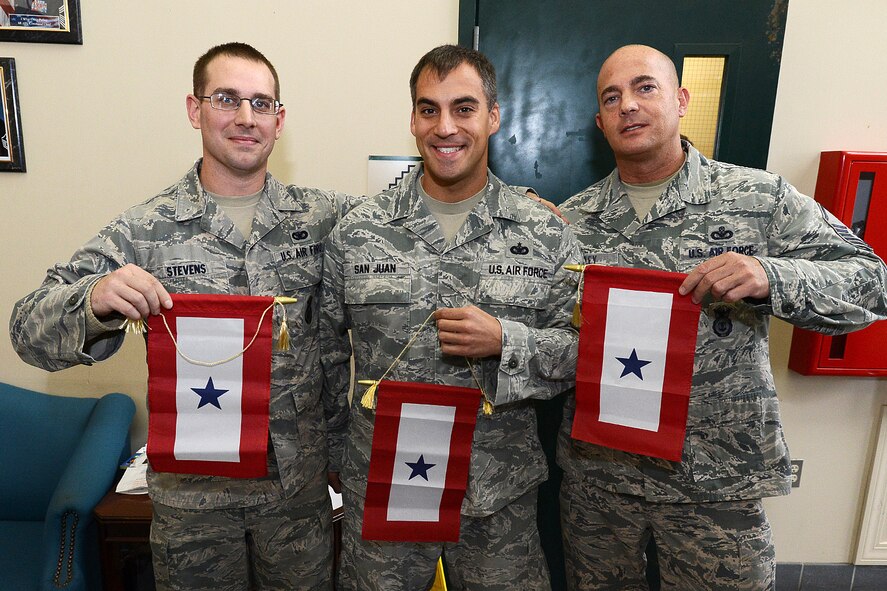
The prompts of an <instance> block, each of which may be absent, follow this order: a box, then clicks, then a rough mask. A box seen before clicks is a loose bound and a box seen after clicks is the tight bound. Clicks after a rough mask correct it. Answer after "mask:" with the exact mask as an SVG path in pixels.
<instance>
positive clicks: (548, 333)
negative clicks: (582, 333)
mask: <svg viewBox="0 0 887 591" xmlns="http://www.w3.org/2000/svg"><path fill="white" fill-rule="evenodd" d="M557 253H558V254H557V263H556V267H555V274H554V280H553V283H552V285H551V290H550V292H549V300H548V305H547V306H546V307H545V309H544V310H540V312H539V316H538V322H537V325H536V326H535V327H530V326H527V325H525V324H521V323H519V322H514V321H511V320H504V319H500V320H499V323H500V324H501V325H502V356H501V361H500V363H499V370H498V376H497V384H496V394H495V397H494V399H493V401H492V402H493V404H494V405H499V404H506V403H509V402H516V401H518V400H522V399H525V398H541V399H548V398H552V397H554V396H556V395H557V394H560V393H561V392H563V391H565V390H567V389H568V388H571V387H573V385H574V382H575V379H576V360H577V349H578V342H579V335H578V333H577V332H576V330H575V329H574V328H573V327H572V326H571V324H570V321H571V318H572V313H573V304H574V303H575V301H576V287H577V282H578V274H577V273H575V272H573V271H567V270H565V269H564V265H567V264H577V263H579V262H580V261H581V260H582V255H581V250H580V248H579V244H578V242H576V238H575V237H574V236H573V232H572V231H571V230H570V228H569V227H568V226H564V228H563V232H562V234H561V241H560V245H559V248H558V250H557Z"/></svg>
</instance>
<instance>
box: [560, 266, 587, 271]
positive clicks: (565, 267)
mask: <svg viewBox="0 0 887 591" xmlns="http://www.w3.org/2000/svg"><path fill="white" fill-rule="evenodd" d="M587 266H588V265H564V269H566V270H567V271H575V272H577V273H582V272H583V271H585V267H587Z"/></svg>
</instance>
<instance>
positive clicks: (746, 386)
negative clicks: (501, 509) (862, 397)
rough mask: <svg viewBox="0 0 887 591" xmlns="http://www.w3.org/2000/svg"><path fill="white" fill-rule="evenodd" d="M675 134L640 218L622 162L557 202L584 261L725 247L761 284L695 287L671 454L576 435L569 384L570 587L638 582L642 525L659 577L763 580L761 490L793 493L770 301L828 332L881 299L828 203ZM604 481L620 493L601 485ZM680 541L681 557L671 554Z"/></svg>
mask: <svg viewBox="0 0 887 591" xmlns="http://www.w3.org/2000/svg"><path fill="white" fill-rule="evenodd" d="M685 150H686V151H687V162H686V163H685V164H684V167H683V169H682V170H681V171H680V174H678V176H677V177H675V179H674V180H673V181H672V183H671V184H670V185H669V186H668V188H667V190H666V192H665V193H664V194H663V196H662V197H660V199H659V200H658V201H657V202H656V204H655V205H654V207H653V209H652V210H651V211H650V213H649V214H648V215H647V217H646V218H645V219H644V220H643V221H641V220H638V219H637V217H636V215H635V212H634V210H633V208H632V206H631V203H630V202H629V200H628V197H627V195H626V192H625V189H624V187H623V186H622V184H621V181H620V180H619V175H618V171H614V172H613V173H612V174H610V175H609V176H608V177H607V178H605V179H603V180H602V181H600V182H598V183H597V184H595V185H593V186H591V187H589V188H588V189H586V190H584V191H582V192H581V193H579V194H577V195H575V196H573V197H572V198H570V199H569V200H568V201H566V202H565V203H564V204H563V205H562V206H561V211H563V212H564V214H565V215H566V216H567V218H568V219H570V220H571V221H572V222H573V226H572V227H573V230H574V232H575V233H576V235H577V238H578V239H579V241H580V242H581V243H582V245H583V254H584V257H585V262H586V263H598V264H606V265H616V266H624V267H641V268H650V269H665V270H668V271H678V272H683V273H687V272H689V271H690V270H692V269H693V268H694V267H696V266H697V265H698V264H699V263H701V262H703V261H704V260H706V259H707V258H709V257H712V256H715V255H717V254H720V253H723V252H727V251H736V252H740V253H742V254H746V255H751V256H754V257H756V258H757V259H758V260H759V261H760V263H761V265H762V266H763V268H764V270H765V272H766V274H767V278H768V280H769V282H770V292H771V293H770V297H769V299H767V300H764V301H762V300H748V299H747V300H745V301H743V302H741V303H739V304H737V305H732V306H728V305H724V304H716V303H712V302H711V301H705V302H703V314H702V315H701V317H700V319H699V332H698V339H697V343H696V357H695V365H694V375H693V385H692V391H691V395H690V407H689V417H688V420H687V434H686V440H685V442H684V451H683V458H682V461H681V462H680V463H673V462H668V461H665V460H658V459H653V458H649V457H645V456H640V455H634V454H630V453H625V452H620V451H615V450H611V449H608V448H604V447H599V446H595V445H591V444H587V443H584V442H580V441H575V440H573V439H571V438H570V430H571V428H572V419H573V413H574V410H575V400H573V399H572V398H571V399H569V400H568V402H567V405H566V408H565V412H564V415H565V417H564V422H563V424H562V428H561V433H560V437H559V442H558V463H559V464H560V465H561V467H563V469H564V472H565V475H564V482H563V485H562V492H561V496H562V507H561V518H562V519H561V521H562V524H563V527H564V541H565V545H566V548H565V552H566V558H567V563H568V567H567V568H568V579H572V580H573V581H574V582H575V585H576V586H575V587H574V588H577V589H609V588H612V589H625V588H646V586H645V584H644V583H643V582H642V581H643V548H644V546H645V544H646V538H643V535H642V531H641V530H644V529H646V530H652V533H653V536H654V538H655V539H657V540H658V541H660V543H659V544H658V545H657V547H658V549H659V559H660V566H661V568H662V570H663V572H662V579H663V583H664V584H667V583H668V582H669V581H671V582H672V583H674V584H676V588H681V589H683V588H693V589H702V588H706V587H705V586H704V585H703V584H702V583H698V584H697V583H696V582H694V583H693V584H690V583H689V581H697V579H696V578H695V576H691V574H690V571H693V572H694V573H695V575H698V576H699V579H698V580H700V581H707V585H708V586H709V588H712V589H719V590H720V589H767V588H771V587H772V584H773V580H772V579H773V563H772V561H773V548H772V544H771V543H770V541H769V536H770V529H769V524H768V523H767V520H766V517H764V515H763V509H762V508H760V499H761V498H762V497H767V496H775V495H785V494H788V492H789V487H790V480H789V454H788V449H787V447H786V443H785V437H784V435H783V432H782V425H781V423H780V419H779V405H778V401H777V398H776V390H775V386H774V383H773V376H772V375H771V373H770V359H769V350H768V346H769V344H768V322H769V316H770V315H773V316H776V317H777V318H782V319H783V320H786V321H788V322H791V323H792V324H794V325H796V326H800V327H802V328H807V329H814V330H818V331H820V332H824V333H827V334H839V333H842V332H847V331H849V330H852V329H856V328H862V327H864V326H866V325H868V324H870V323H871V322H873V321H875V320H877V319H879V318H883V317H884V314H885V313H887V296H885V279H887V270H885V267H884V263H883V262H882V261H881V260H880V259H879V258H878V257H877V256H875V254H874V253H873V252H872V249H871V248H870V247H869V246H867V245H866V244H865V243H863V242H862V241H861V240H859V239H858V238H856V237H855V236H854V235H853V234H852V233H851V232H850V231H849V230H848V229H847V228H846V227H844V226H843V225H842V224H841V223H840V222H839V221H838V220H837V219H835V218H834V217H833V216H832V215H831V214H829V213H828V212H826V211H825V210H824V209H823V208H822V207H820V206H819V205H818V204H817V203H815V202H814V201H813V200H812V199H809V198H808V197H805V196H803V195H800V194H799V193H798V192H797V190H795V188H794V187H792V186H791V185H789V184H787V183H786V182H785V181H784V180H783V179H782V178H780V177H778V176H776V175H774V174H770V173H767V172H764V171H761V170H754V169H749V168H743V167H739V166H732V165H729V164H724V163H720V162H715V161H711V160H708V159H706V158H705V157H704V156H702V155H701V154H700V153H699V152H698V151H697V150H696V149H694V148H693V147H692V146H689V145H686V144H685ZM598 489H603V490H598ZM605 491H609V493H615V494H614V495H610V497H612V499H617V500H612V499H610V500H605V501H602V500H601V499H602V498H609V497H608V494H609V493H607V492H605ZM620 497H621V498H620ZM749 502H752V503H753V504H756V505H757V507H754V506H749ZM731 504H732V506H731ZM669 505H670V506H669ZM623 509H624V510H625V512H624V513H620V511H621V510H623ZM704 513H705V514H706V516H705V517H702V515H703V514H704ZM681 514H684V515H685V517H687V518H684V519H678V518H677V517H676V515H681ZM728 522H729V523H728ZM737 524H739V525H737ZM719 529H720V530H722V531H717V530H719ZM632 532H633V533H632ZM731 532H732V533H731ZM718 534H722V535H718ZM645 535H646V536H647V537H649V531H647V533H646V534H645ZM620 536H621V538H622V539H623V540H630V542H625V543H624V544H623V545H622V546H621V549H620V548H619V547H617V546H615V545H614V544H615V542H613V543H611V541H612V540H614V539H615V538H618V537H620ZM715 538H718V539H720V540H721V543H724V544H728V545H731V544H732V550H731V552H732V553H733V557H734V558H735V557H736V556H737V555H739V556H742V555H746V556H747V555H748V553H749V552H751V555H752V556H755V557H756V558H755V559H754V560H752V561H750V562H748V563H742V561H737V560H726V559H725V558H724V556H723V552H724V548H723V547H718V544H715V543H714V542H712V540H713V539H715ZM679 541H680V542H679ZM737 553H738V554H737ZM682 556H683V558H682ZM688 556H690V557H692V562H693V563H692V564H690V565H689V566H688V565H687V564H686V563H682V562H681V561H682V560H683V561H686V560H687V557H688ZM719 561H720V564H719ZM734 567H735V568H734ZM676 573H678V574H676ZM681 573H683V574H681ZM741 579H745V580H744V582H742V581H741ZM634 584H637V585H638V586H637V587H634V586H632V585H634Z"/></svg>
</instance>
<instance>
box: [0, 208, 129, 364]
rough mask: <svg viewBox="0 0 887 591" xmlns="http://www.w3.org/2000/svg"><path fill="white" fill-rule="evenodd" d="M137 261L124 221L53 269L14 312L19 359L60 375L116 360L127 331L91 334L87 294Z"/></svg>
mask: <svg viewBox="0 0 887 591" xmlns="http://www.w3.org/2000/svg"><path fill="white" fill-rule="evenodd" d="M133 258H134V256H133V249H132V245H131V236H130V232H129V229H128V225H127V224H126V222H125V219H124V218H123V217H122V216H121V217H120V218H117V220H115V221H114V222H112V223H111V224H110V225H109V226H108V227H106V228H105V229H104V230H102V231H101V232H100V233H99V235H98V236H96V237H95V238H93V239H92V240H90V241H89V242H87V243H86V244H85V245H84V246H83V247H81V248H80V249H79V250H78V251H77V252H75V253H74V255H73V256H72V257H71V260H70V261H69V262H67V263H59V264H57V265H55V266H54V267H52V268H50V269H49V270H48V271H47V273H46V278H45V279H44V280H43V283H42V285H41V286H40V287H39V288H37V289H36V290H35V291H33V292H31V293H30V294H28V295H27V296H25V297H24V298H22V299H21V300H19V301H18V302H16V304H15V306H14V307H13V310H12V316H11V318H10V321H9V334H10V338H11V339H12V345H13V348H14V349H15V351H16V352H17V353H18V355H19V357H21V358H22V360H23V361H25V362H26V363H29V364H31V365H34V366H36V367H40V368H43V369H46V370H49V371H57V370H60V369H65V368H68V367H72V366H74V365H92V364H93V363H95V362H96V361H101V360H104V359H107V358H108V357H110V356H111V355H113V354H114V353H115V352H116V351H117V350H118V349H119V348H120V346H121V344H122V343H123V331H122V330H113V331H109V332H102V333H100V334H98V335H94V333H92V332H91V331H90V332H89V333H88V331H87V318H86V308H87V307H88V306H89V301H88V295H89V293H90V292H91V290H92V287H93V286H94V285H95V283H96V282H97V281H98V280H99V279H101V278H102V277H103V276H104V275H106V274H107V273H110V272H111V271H114V270H115V269H119V268H120V267H122V266H123V265H125V264H127V263H128V262H131V261H132V260H133Z"/></svg>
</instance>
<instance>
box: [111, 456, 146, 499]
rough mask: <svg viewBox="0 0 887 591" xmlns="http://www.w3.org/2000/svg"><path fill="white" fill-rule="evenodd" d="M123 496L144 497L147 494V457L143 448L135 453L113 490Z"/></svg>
mask: <svg viewBox="0 0 887 591" xmlns="http://www.w3.org/2000/svg"><path fill="white" fill-rule="evenodd" d="M115 490H116V491H117V492H118V493H121V494H124V495H144V494H147V493H148V455H147V454H146V453H145V448H144V447H143V448H142V449H140V450H139V451H137V452H136V455H135V456H134V457H133V460H132V462H130V464H129V466H127V468H126V470H124V471H123V476H122V477H121V478H120V482H118V483H117V488H116V489H115Z"/></svg>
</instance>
